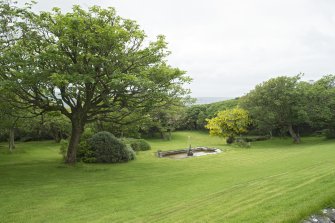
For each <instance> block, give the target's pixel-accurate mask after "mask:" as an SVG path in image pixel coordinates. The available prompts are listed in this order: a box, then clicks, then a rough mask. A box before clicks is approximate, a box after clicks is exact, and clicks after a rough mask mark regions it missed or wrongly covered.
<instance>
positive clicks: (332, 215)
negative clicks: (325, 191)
mask: <svg viewBox="0 0 335 223" xmlns="http://www.w3.org/2000/svg"><path fill="white" fill-rule="evenodd" d="M322 213H323V215H324V216H327V217H328V218H329V219H330V220H331V221H335V209H334V208H326V209H323V210H322Z"/></svg>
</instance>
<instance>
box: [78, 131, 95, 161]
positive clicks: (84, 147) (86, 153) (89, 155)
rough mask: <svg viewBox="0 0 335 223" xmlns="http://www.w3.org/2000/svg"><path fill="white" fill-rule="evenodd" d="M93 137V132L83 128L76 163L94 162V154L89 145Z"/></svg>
mask: <svg viewBox="0 0 335 223" xmlns="http://www.w3.org/2000/svg"><path fill="white" fill-rule="evenodd" d="M93 135H94V131H93V130H92V129H91V128H85V130H84V132H83V134H82V135H81V137H80V142H79V145H78V148H77V161H83V162H85V163H94V162H95V161H96V159H95V154H94V152H93V150H92V149H91V145H90V140H91V138H92V136H93Z"/></svg>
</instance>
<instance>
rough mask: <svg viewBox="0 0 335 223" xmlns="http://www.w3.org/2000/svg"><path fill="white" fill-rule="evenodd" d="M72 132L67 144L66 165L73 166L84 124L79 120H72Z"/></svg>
mask: <svg viewBox="0 0 335 223" xmlns="http://www.w3.org/2000/svg"><path fill="white" fill-rule="evenodd" d="M71 122H72V130H71V137H70V142H69V147H68V149H67V156H66V163H68V164H72V165H73V164H75V163H76V158H77V148H78V144H79V141H80V137H81V134H82V133H83V131H84V125H85V124H84V123H83V122H82V121H81V120H80V119H74V118H73V119H72V120H71Z"/></svg>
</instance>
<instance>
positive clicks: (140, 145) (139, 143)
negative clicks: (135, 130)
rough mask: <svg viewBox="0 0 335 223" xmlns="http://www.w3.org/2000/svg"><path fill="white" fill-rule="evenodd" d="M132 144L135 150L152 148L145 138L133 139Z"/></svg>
mask: <svg viewBox="0 0 335 223" xmlns="http://www.w3.org/2000/svg"><path fill="white" fill-rule="evenodd" d="M130 146H131V148H132V149H133V150H134V151H145V150H150V149H151V146H150V144H149V143H148V142H147V141H145V140H144V139H135V140H132V142H131V143H130Z"/></svg>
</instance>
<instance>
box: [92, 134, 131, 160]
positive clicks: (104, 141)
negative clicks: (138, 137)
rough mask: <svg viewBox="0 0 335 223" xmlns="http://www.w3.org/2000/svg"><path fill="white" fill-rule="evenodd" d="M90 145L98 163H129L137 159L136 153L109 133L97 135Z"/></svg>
mask: <svg viewBox="0 0 335 223" xmlns="http://www.w3.org/2000/svg"><path fill="white" fill-rule="evenodd" d="M89 144H90V149H91V150H92V152H93V154H94V157H95V159H96V160H95V162H98V163H119V162H127V161H129V160H132V159H134V158H135V153H134V151H132V149H131V148H128V147H127V146H126V144H125V143H123V142H122V141H121V140H119V139H117V138H116V137H115V136H114V135H112V134H111V133H109V132H98V133H96V134H95V135H93V136H92V138H91V139H90V140H89Z"/></svg>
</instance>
